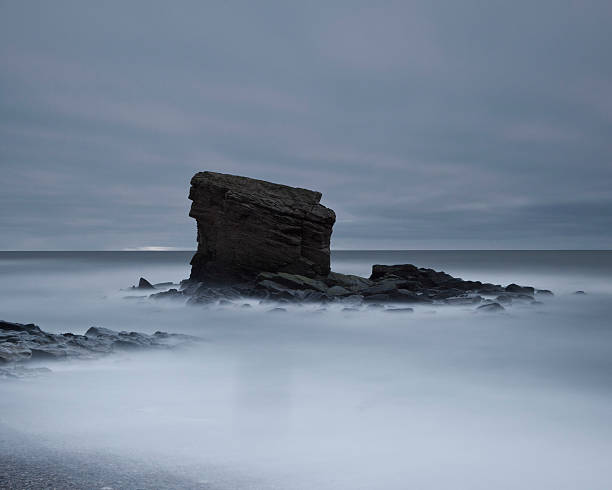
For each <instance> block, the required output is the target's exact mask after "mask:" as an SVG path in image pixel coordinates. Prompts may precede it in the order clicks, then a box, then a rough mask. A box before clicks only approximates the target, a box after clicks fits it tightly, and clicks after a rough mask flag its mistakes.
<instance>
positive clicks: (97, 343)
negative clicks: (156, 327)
mask: <svg viewBox="0 0 612 490" xmlns="http://www.w3.org/2000/svg"><path fill="white" fill-rule="evenodd" d="M196 340H199V339H198V338H197V337H192V336H189V335H181V334H168V333H164V332H155V334H153V335H148V334H144V333H139V332H116V331H114V330H110V329H107V328H102V327H91V328H90V329H89V330H87V332H85V335H75V334H72V333H65V334H51V333H47V332H44V331H42V330H41V329H40V328H39V327H38V326H36V325H34V324H26V325H24V324H21V323H12V322H5V321H0V363H5V364H11V363H13V364H14V363H22V362H25V361H30V360H32V361H34V360H43V361H47V360H57V359H72V358H78V359H90V358H95V357H99V356H100V355H104V354H111V353H113V352H116V351H118V350H125V349H160V348H163V349H167V348H172V347H176V346H179V345H182V344H186V343H188V342H193V341H196Z"/></svg>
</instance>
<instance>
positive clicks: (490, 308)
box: [476, 303, 505, 313]
mask: <svg viewBox="0 0 612 490" xmlns="http://www.w3.org/2000/svg"><path fill="white" fill-rule="evenodd" d="M476 309H477V310H478V311H483V312H487V313H495V312H498V311H504V310H505V308H504V307H503V306H502V305H500V304H499V303H487V304H484V305H480V306H479V307H478V308H476Z"/></svg>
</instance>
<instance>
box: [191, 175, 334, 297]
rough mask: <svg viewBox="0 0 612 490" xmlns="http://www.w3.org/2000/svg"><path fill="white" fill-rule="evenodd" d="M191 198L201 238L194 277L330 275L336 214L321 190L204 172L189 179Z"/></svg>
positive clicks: (228, 280)
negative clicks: (271, 274)
mask: <svg viewBox="0 0 612 490" xmlns="http://www.w3.org/2000/svg"><path fill="white" fill-rule="evenodd" d="M189 199H191V200H192V201H193V203H192V205H191V211H190V213H189V215H190V216H191V217H192V218H195V220H196V222H197V238H198V250H197V252H196V254H195V255H194V256H193V259H192V260H191V266H192V268H191V276H190V279H191V280H192V281H201V282H205V283H207V284H209V285H210V284H235V283H239V282H241V281H252V280H253V279H254V278H255V277H256V276H257V274H259V273H260V272H270V273H278V272H286V273H289V274H298V275H300V276H304V277H307V278H322V277H327V275H328V274H329V272H330V238H331V233H332V227H333V225H334V222H335V220H336V215H335V213H334V212H333V211H332V210H331V209H328V208H326V207H325V206H323V205H321V204H320V203H319V201H320V200H321V193H320V192H315V191H311V190H307V189H300V188H296V187H289V186H286V185H280V184H273V183H270V182H265V181H262V180H256V179H250V178H247V177H239V176H235V175H227V174H220V173H215V172H200V173H197V174H196V175H195V176H194V177H193V178H192V179H191V190H190V192H189Z"/></svg>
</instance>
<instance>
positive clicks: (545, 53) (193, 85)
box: [0, 1, 612, 249]
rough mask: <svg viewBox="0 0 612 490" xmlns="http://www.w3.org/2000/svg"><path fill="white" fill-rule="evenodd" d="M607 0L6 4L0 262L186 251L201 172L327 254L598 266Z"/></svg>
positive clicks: (603, 221) (609, 145) (606, 143)
mask: <svg viewBox="0 0 612 490" xmlns="http://www.w3.org/2000/svg"><path fill="white" fill-rule="evenodd" d="M611 14H612V7H611V6H610V5H609V2H597V1H595V2H587V3H581V4H580V5H578V4H574V3H571V2H568V3H559V2H552V1H538V2H535V3H534V2H513V3H507V2H486V3H482V2H472V1H467V2H461V3H457V2H450V1H448V2H435V3H434V2H425V1H423V2H410V3H406V2H384V3H379V4H371V3H366V2H363V3H362V2H321V3H317V2H314V3H313V2H308V3H303V4H300V5H298V4H294V5H289V4H287V3H286V2H257V3H256V4H255V3H252V2H223V3H218V4H216V5H215V4H213V3H212V2H205V3H204V2H195V1H194V2H191V1H185V2H172V3H166V2H129V3H125V2H112V1H110V2H98V3H83V2H76V1H75V2H68V1H58V2H53V3H51V2H42V1H41V2H4V3H2V5H1V6H0V62H2V65H3V66H4V67H6V68H7V69H5V70H3V71H2V72H1V73H0V167H1V170H2V176H3V192H2V194H1V195H0V205H1V206H2V209H1V210H0V226H1V227H2V232H3V233H2V236H1V238H0V249H27V248H39V249H67V248H86V249H115V248H135V247H139V246H151V245H163V246H176V247H192V246H194V226H193V223H192V220H190V219H189V218H188V217H187V216H186V213H187V209H188V206H189V202H188V201H187V199H186V194H187V190H188V182H189V179H190V177H191V175H192V174H193V173H195V172H196V171H199V170H204V169H210V170H217V171H223V172H229V173H239V174H242V175H249V176H253V177H258V178H263V179H267V180H272V181H278V182H282V183H286V184H289V185H297V186H301V187H310V188H315V189H318V190H320V191H322V192H323V194H324V201H325V203H326V204H328V205H330V206H331V207H333V208H334V209H335V210H336V211H337V214H338V216H339V221H338V224H337V226H336V230H335V232H334V242H333V243H334V245H335V246H336V247H337V248H363V247H366V248H427V247H430V246H432V247H436V248H487V247H495V248H609V246H610V243H611V236H610V231H608V230H610V229H612V227H611V226H609V224H610V222H609V217H610V213H609V212H608V211H606V210H609V206H610V202H609V201H608V200H607V199H606V197H605V196H607V194H608V193H609V189H610V188H611V187H612V164H611V163H612V162H611V160H612V158H611V157H612V142H611V141H612V140H611V139H610V134H611V133H612V131H611V130H612V127H611V126H612V106H610V102H609V101H610V100H612V62H610V59H609V56H608V53H607V44H608V42H607V39H608V35H609V29H608V21H607V19H609V18H610V16H611Z"/></svg>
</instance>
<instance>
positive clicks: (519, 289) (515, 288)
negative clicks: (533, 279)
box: [506, 284, 534, 296]
mask: <svg viewBox="0 0 612 490" xmlns="http://www.w3.org/2000/svg"><path fill="white" fill-rule="evenodd" d="M506 291H507V292H509V293H522V294H530V295H532V296H533V293H534V288H532V287H531V286H519V285H518V284H508V285H507V286H506Z"/></svg>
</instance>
